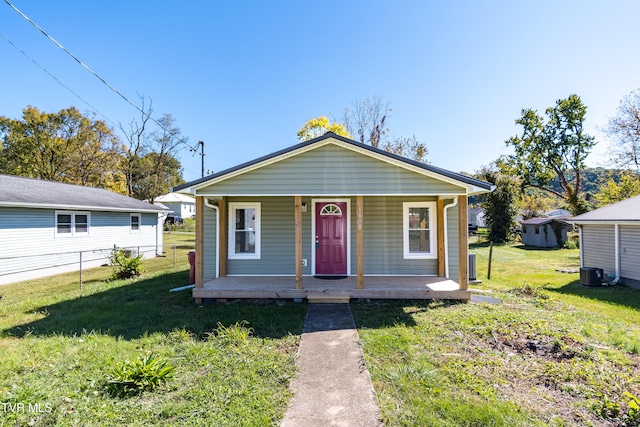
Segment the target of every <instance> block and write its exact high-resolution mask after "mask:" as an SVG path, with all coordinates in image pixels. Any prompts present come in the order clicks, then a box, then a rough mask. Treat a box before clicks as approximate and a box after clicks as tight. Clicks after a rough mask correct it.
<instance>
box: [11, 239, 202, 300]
mask: <svg viewBox="0 0 640 427" xmlns="http://www.w3.org/2000/svg"><path fill="white" fill-rule="evenodd" d="M118 249H123V250H124V251H125V254H126V255H127V256H131V257H135V256H138V255H141V256H142V257H143V259H144V262H143V268H144V272H145V273H144V274H145V275H147V274H149V275H150V274H156V273H160V272H163V271H182V270H188V269H189V268H190V264H189V260H188V257H187V254H188V252H189V251H193V250H195V244H173V245H163V246H134V247H125V248H118ZM113 250H114V248H113V247H111V248H102V249H94V250H89V251H78V252H58V253H46V254H30V255H20V256H11V257H3V258H0V296H1V295H2V293H3V289H4V290H9V288H11V289H12V290H16V288H21V289H24V290H25V291H26V290H29V291H30V292H32V291H38V290H45V289H46V290H48V291H52V290H55V289H62V288H65V289H73V288H75V289H79V290H82V289H83V288H84V287H86V286H88V285H89V286H90V285H91V284H94V283H101V282H105V281H107V280H110V279H111V277H112V275H113V272H114V267H113V266H112V265H111V264H110V256H111V254H112V251H113Z"/></svg>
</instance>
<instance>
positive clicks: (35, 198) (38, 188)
mask: <svg viewBox="0 0 640 427" xmlns="http://www.w3.org/2000/svg"><path fill="white" fill-rule="evenodd" d="M0 206H14V207H34V208H55V209H83V210H100V211H128V212H166V211H167V209H163V208H160V207H158V206H155V205H152V204H151V203H147V202H143V201H141V200H137V199H134V198H132V197H127V196H123V195H122V194H117V193H114V192H112V191H108V190H104V189H102V188H92V187H83V186H81V185H72V184H63V183H60V182H53V181H44V180H40V179H32V178H23V177H20V176H13V175H2V174H0Z"/></svg>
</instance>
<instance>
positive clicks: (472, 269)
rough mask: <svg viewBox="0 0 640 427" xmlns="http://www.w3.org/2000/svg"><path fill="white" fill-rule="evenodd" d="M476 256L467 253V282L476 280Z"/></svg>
mask: <svg viewBox="0 0 640 427" xmlns="http://www.w3.org/2000/svg"><path fill="white" fill-rule="evenodd" d="M477 271H478V270H477V267H476V254H473V253H471V252H469V281H470V282H471V281H473V280H477V277H476V275H477Z"/></svg>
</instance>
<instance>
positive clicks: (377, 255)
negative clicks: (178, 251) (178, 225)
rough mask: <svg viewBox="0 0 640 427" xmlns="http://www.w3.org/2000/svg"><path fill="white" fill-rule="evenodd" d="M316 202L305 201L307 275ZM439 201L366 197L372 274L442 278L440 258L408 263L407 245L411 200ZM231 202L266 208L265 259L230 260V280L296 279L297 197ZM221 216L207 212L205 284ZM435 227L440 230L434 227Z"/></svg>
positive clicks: (452, 229)
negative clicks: (405, 213) (406, 211)
mask: <svg viewBox="0 0 640 427" xmlns="http://www.w3.org/2000/svg"><path fill="white" fill-rule="evenodd" d="M313 199H314V198H311V197H303V198H302V202H303V203H306V204H307V212H303V213H302V226H303V237H302V239H303V240H302V242H303V243H302V247H303V253H302V257H303V259H306V260H307V266H306V267H303V269H302V270H303V274H304V275H310V274H311V271H312V268H311V263H312V251H313V248H314V244H313V235H314V233H313V230H312V213H313V205H312V201H313ZM347 199H349V200H350V209H351V218H350V219H351V222H350V230H351V240H350V249H351V250H350V262H351V274H355V273H356V271H355V269H356V232H355V230H356V215H355V198H347ZM434 200H435V198H433V197H365V198H364V241H365V248H364V254H365V260H364V268H365V274H366V275H433V276H435V275H437V273H438V262H437V259H404V255H403V240H402V238H403V237H402V220H403V218H402V203H403V202H407V201H434ZM228 201H229V202H258V201H259V202H260V203H261V234H262V235H261V258H260V259H228V260H227V274H228V275H295V246H294V239H295V229H294V201H293V197H263V198H244V197H232V198H229V199H228ZM457 221H458V211H457V208H451V209H449V210H448V218H447V228H448V238H449V242H450V243H449V265H450V270H449V273H450V277H451V278H454V280H455V279H457V277H458V269H459V266H458V248H459V246H458V222H457ZM215 222H216V220H215V211H214V210H212V209H207V211H206V212H205V272H204V274H205V280H211V279H213V278H214V277H215V268H216V264H215V263H216V253H215V238H216V232H215V226H216V225H215ZM434 226H435V225H434Z"/></svg>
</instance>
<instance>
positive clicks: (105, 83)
mask: <svg viewBox="0 0 640 427" xmlns="http://www.w3.org/2000/svg"><path fill="white" fill-rule="evenodd" d="M4 2H5V3H6V4H7V5H9V6H10V7H11V8H12V9H13V10H15V11H16V12H17V13H18V14H19V15H20V16H22V17H23V18H24V19H25V20H26V21H27V22H29V23H30V24H31V25H33V26H34V27H35V28H37V29H38V31H40V32H41V33H42V34H43V35H44V36H45V37H46V38H47V39H49V40H50V41H51V42H52V43H53V44H55V45H56V46H57V47H59V48H60V49H62V50H63V51H64V52H65V53H66V54H67V55H69V56H70V57H71V58H73V59H74V60H75V61H76V62H77V63H78V64H80V65H81V66H82V68H84V69H85V70H87V71H88V72H89V73H91V74H92V75H93V76H94V77H96V78H97V79H98V80H100V81H101V82H102V83H103V84H104V85H105V86H107V87H108V88H109V89H110V90H111V91H113V92H114V93H116V94H117V95H118V96H120V97H121V98H122V99H123V100H124V101H125V102H127V103H128V104H129V105H131V106H132V107H133V108H135V109H136V110H138V111H139V112H140V113H141V114H142V116H143V117H147V118H148V119H149V120H151V121H152V122H154V123H155V124H156V125H158V126H160V128H162V129H163V130H165V131H166V132H168V133H169V134H170V135H171V136H173V137H175V138H176V139H178V141H180V142H182V143H183V144H185V145H186V146H187V147H189V144H188V143H187V141H186V140H185V139H184V138H181V137H180V136H178V135H177V134H176V133H174V132H172V131H171V129H168V128H167V127H166V126H164V125H163V124H162V123H160V122H159V121H158V120H156V119H154V118H153V117H152V116H151V115H150V114H148V113H146V112H145V111H144V110H143V109H142V108H140V107H138V106H137V105H136V104H134V103H133V102H131V101H130V100H129V98H127V97H126V96H125V95H124V94H122V92H120V91H119V90H118V89H116V88H115V87H113V86H112V85H110V84H109V83H108V82H107V81H106V80H105V79H103V78H102V77H100V75H98V73H96V72H95V71H93V70H92V69H91V68H89V66H88V65H86V64H85V63H84V62H82V61H81V60H80V59H78V57H76V56H75V55H74V54H73V53H71V52H70V51H69V50H68V49H67V48H65V47H64V46H63V45H61V44H60V43H58V41H57V40H56V39H54V38H53V37H52V36H50V35H49V34H48V33H47V32H46V31H45V30H44V29H42V28H41V27H40V26H39V25H38V24H36V23H35V22H34V21H33V20H31V19H30V18H29V17H28V16H27V15H25V14H24V13H22V11H20V9H18V8H17V7H16V6H14V5H13V4H11V2H9V0H4ZM197 146H198V143H196V144H195V145H194V146H193V147H191V149H192V150H195V148H196V147H197Z"/></svg>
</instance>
